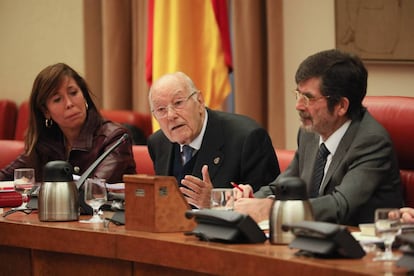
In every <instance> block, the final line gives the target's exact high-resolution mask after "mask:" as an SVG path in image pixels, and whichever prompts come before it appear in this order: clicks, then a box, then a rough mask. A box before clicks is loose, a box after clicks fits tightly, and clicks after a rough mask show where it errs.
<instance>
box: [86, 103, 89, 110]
mask: <svg viewBox="0 0 414 276" xmlns="http://www.w3.org/2000/svg"><path fill="white" fill-rule="evenodd" d="M85 107H86V110H88V108H89V106H88V102H85Z"/></svg>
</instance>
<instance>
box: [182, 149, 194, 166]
mask: <svg viewBox="0 0 414 276" xmlns="http://www.w3.org/2000/svg"><path fill="white" fill-rule="evenodd" d="M193 150H194V149H193V148H192V147H190V146H189V145H184V146H183V151H182V152H181V155H182V160H183V166H184V165H185V164H186V163H187V162H188V161H190V160H191V158H192V157H193Z"/></svg>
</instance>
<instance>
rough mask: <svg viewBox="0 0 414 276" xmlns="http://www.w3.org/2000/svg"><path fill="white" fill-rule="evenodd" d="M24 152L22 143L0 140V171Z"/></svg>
mask: <svg viewBox="0 0 414 276" xmlns="http://www.w3.org/2000/svg"><path fill="white" fill-rule="evenodd" d="M23 151H24V142H23V141H17V140H0V156H1V158H0V169H2V168H4V167H6V166H7V165H9V164H10V163H11V162H12V161H14V160H15V159H16V158H17V156H19V155H20V154H21V153H23Z"/></svg>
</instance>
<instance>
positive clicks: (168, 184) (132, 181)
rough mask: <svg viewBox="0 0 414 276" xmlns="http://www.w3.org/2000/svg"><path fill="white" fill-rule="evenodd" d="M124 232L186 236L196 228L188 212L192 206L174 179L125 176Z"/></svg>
mask: <svg viewBox="0 0 414 276" xmlns="http://www.w3.org/2000/svg"><path fill="white" fill-rule="evenodd" d="M123 180H124V183H125V229H127V230H139V231H148V232H184V231H191V230H193V229H194V228H195V226H196V223H195V221H194V220H193V219H191V220H190V219H187V218H186V217H185V212H186V211H187V210H190V209H191V208H190V206H189V205H188V203H187V201H186V200H185V198H184V195H183V194H182V193H181V191H180V190H179V189H178V185H177V180H176V179H175V177H172V176H153V175H144V174H135V175H124V177H123Z"/></svg>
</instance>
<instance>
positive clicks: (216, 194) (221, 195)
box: [210, 188, 234, 211]
mask: <svg viewBox="0 0 414 276" xmlns="http://www.w3.org/2000/svg"><path fill="white" fill-rule="evenodd" d="M233 193H234V192H233V189H232V188H214V189H212V190H211V198H210V209H216V210H229V211H232V210H233V206H234V195H233Z"/></svg>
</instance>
